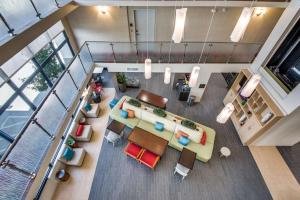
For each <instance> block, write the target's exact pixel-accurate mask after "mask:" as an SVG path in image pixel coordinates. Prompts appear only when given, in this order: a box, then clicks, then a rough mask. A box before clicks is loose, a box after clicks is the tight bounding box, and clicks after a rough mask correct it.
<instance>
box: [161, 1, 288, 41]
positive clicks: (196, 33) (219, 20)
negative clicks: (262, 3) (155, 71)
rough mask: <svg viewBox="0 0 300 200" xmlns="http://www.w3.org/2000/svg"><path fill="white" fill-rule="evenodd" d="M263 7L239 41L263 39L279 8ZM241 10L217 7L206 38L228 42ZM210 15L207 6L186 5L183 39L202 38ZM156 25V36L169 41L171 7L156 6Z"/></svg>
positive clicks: (171, 18) (278, 13)
mask: <svg viewBox="0 0 300 200" xmlns="http://www.w3.org/2000/svg"><path fill="white" fill-rule="evenodd" d="M178 4H180V3H178ZM266 9H267V10H266V13H265V15H261V16H259V17H258V16H253V18H252V20H251V22H250V24H249V26H248V28H247V30H246V33H245V35H244V37H243V38H242V40H241V41H240V42H254V43H255V42H258V43H263V42H264V41H265V40H266V39H267V37H268V35H269V34H270V32H271V30H272V29H273V27H274V26H275V24H276V22H277V21H278V19H279V17H280V15H281V13H282V12H283V9H279V8H266ZM241 12H242V8H227V10H226V12H223V11H222V10H221V9H220V8H219V9H218V10H217V12H216V14H215V16H214V21H213V24H212V26H211V30H210V34H209V37H208V41H217V42H230V37H229V36H230V34H231V32H232V30H233V28H234V26H235V24H236V22H237V20H238V18H239V16H240V14H241ZM211 16H212V13H211V8H205V7H202V8H201V7H191V8H188V11H187V17H186V24H185V31H184V38H183V41H204V40H205V36H206V32H207V29H208V26H209V23H210V18H211ZM156 27H157V28H156V40H157V41H169V40H170V38H171V35H172V33H173V28H174V8H168V7H167V8H166V7H157V8H156ZM258 31H259V34H257V32H258Z"/></svg>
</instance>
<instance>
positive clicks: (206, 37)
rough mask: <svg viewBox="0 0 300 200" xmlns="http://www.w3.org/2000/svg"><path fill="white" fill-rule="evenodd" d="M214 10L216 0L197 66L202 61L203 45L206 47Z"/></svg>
mask: <svg viewBox="0 0 300 200" xmlns="http://www.w3.org/2000/svg"><path fill="white" fill-rule="evenodd" d="M216 8H217V0H216V1H215V6H214V11H213V12H212V16H211V18H210V22H209V26H208V29H207V32H206V36H205V39H204V44H203V47H202V50H201V54H200V57H199V60H198V64H199V63H200V61H201V59H202V56H203V52H204V49H205V45H206V42H207V39H208V35H209V32H210V29H211V26H212V23H213V21H214V17H215V13H216V12H215V11H216Z"/></svg>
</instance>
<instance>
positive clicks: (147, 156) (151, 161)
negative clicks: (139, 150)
mask: <svg viewBox="0 0 300 200" xmlns="http://www.w3.org/2000/svg"><path fill="white" fill-rule="evenodd" d="M158 158H159V156H158V155H156V154H154V153H152V152H150V151H147V150H145V151H144V152H143V154H142V155H141V157H140V158H139V160H140V161H141V162H142V163H144V164H146V165H148V166H149V167H152V168H154V167H155V165H156V163H157V160H158Z"/></svg>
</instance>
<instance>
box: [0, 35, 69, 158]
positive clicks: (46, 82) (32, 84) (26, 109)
mask: <svg viewBox="0 0 300 200" xmlns="http://www.w3.org/2000/svg"><path fill="white" fill-rule="evenodd" d="M73 57H74V53H73V50H72V48H71V46H70V44H69V41H68V38H67V36H66V34H65V32H61V33H60V34H58V35H57V36H56V37H55V38H54V39H53V40H52V41H51V42H50V43H48V44H47V45H45V46H44V47H43V48H42V49H41V50H40V51H39V52H38V53H36V54H35V55H34V57H33V58H31V59H30V60H29V61H28V62H26V63H25V64H24V65H22V66H21V67H17V66H12V68H11V69H14V70H15V71H10V72H11V73H6V70H4V69H0V94H1V95H0V158H1V157H2V156H3V154H4V153H5V151H6V150H7V148H8V147H9V145H10V144H11V143H12V142H13V141H14V139H15V138H16V137H17V135H18V134H19V133H20V131H21V130H22V128H23V127H24V124H25V123H26V122H27V121H28V120H29V119H30V116H31V114H32V113H33V112H34V111H35V110H36V108H37V107H38V106H39V104H40V103H41V102H42V100H43V99H44V98H45V96H46V95H47V94H48V92H49V90H50V88H51V87H52V86H53V84H54V83H55V82H56V80H57V79H58V78H59V76H60V75H61V73H62V72H63V71H64V69H65V68H66V66H67V65H68V64H69V63H70V61H71V60H72V59H73Z"/></svg>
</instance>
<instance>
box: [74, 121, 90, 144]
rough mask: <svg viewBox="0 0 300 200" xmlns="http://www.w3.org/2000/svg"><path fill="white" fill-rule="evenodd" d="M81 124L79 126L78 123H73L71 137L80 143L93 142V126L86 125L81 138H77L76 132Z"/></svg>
mask: <svg viewBox="0 0 300 200" xmlns="http://www.w3.org/2000/svg"><path fill="white" fill-rule="evenodd" d="M78 126H79V124H77V123H76V122H74V121H73V122H72V125H71V128H70V135H72V137H74V138H75V140H77V141H78V142H88V141H90V140H91V137H92V133H93V130H92V126H91V125H84V128H83V131H82V134H81V136H77V135H76V131H77V128H78Z"/></svg>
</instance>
